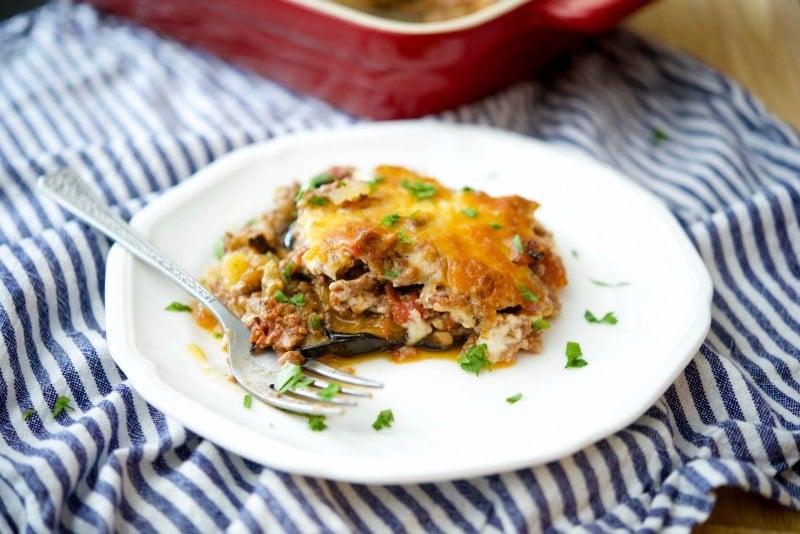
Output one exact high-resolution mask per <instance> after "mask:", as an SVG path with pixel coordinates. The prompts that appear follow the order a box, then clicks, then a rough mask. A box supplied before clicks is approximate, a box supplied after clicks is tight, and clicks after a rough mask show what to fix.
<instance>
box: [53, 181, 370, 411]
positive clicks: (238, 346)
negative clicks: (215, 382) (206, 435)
mask: <svg viewBox="0 0 800 534" xmlns="http://www.w3.org/2000/svg"><path fill="white" fill-rule="evenodd" d="M39 187H40V188H42V190H43V191H45V192H47V193H48V195H49V196H50V197H52V198H53V199H54V200H55V201H56V202H57V203H58V204H60V205H61V206H62V207H64V208H66V209H67V210H68V211H70V212H72V213H73V214H75V215H76V216H78V217H79V218H80V219H82V220H83V221H85V222H87V223H89V224H91V225H92V226H94V227H95V228H97V229H98V230H100V231H101V232H103V233H104V234H105V235H107V236H108V237H110V238H111V239H113V240H114V241H115V242H117V243H118V244H120V245H121V246H123V247H125V248H126V249H127V250H128V251H129V252H131V253H132V254H133V255H135V256H136V257H138V258H139V259H141V260H142V261H144V262H145V263H147V264H149V265H151V266H152V267H154V268H155V269H157V270H158V271H160V272H161V273H162V274H164V275H166V276H167V277H168V278H170V279H171V280H173V281H174V282H176V283H177V284H178V285H179V286H181V287H182V288H183V289H184V290H185V291H187V292H188V293H189V294H190V295H191V296H192V297H194V298H195V299H197V300H198V301H199V302H200V303H201V304H202V305H203V306H205V307H206V308H207V309H208V310H209V311H210V312H211V313H212V314H213V315H214V317H216V319H217V320H218V321H219V323H220V325H222V327H223V330H224V332H225V335H224V338H225V340H226V342H227V345H228V360H229V365H230V369H231V373H232V374H233V377H234V378H235V379H236V381H237V382H238V383H239V384H240V385H241V386H242V387H243V388H244V389H245V390H247V391H248V392H249V393H250V394H251V395H253V396H254V397H256V398H258V399H260V400H262V401H264V402H265V403H267V404H270V405H272V406H275V407H277V408H282V409H284V410H288V411H291V412H296V413H300V414H306V415H330V414H338V413H342V412H343V409H342V406H353V405H355V404H356V403H355V399H356V398H357V397H369V396H370V393H369V390H368V389H361V388H380V387H382V384H381V383H380V382H377V381H375V380H370V379H367V378H363V377H359V376H356V375H351V374H349V373H345V372H343V371H340V370H338V369H334V368H333V367H330V366H328V365H325V364H323V363H320V362H318V361H316V360H306V362H305V363H304V364H303V370H304V371H305V373H304V374H306V375H307V376H308V377H309V378H312V379H313V383H312V384H311V387H310V388H309V389H299V388H298V389H296V390H294V391H287V392H283V393H279V392H277V391H276V390H275V389H274V387H273V386H274V383H275V376H276V374H277V373H278V371H279V370H280V369H281V367H280V365H279V364H278V362H277V359H276V358H275V356H274V355H269V354H265V355H262V356H259V358H258V360H259V362H258V363H256V361H255V359H254V358H253V355H252V354H251V346H250V330H249V329H248V328H247V326H245V324H244V323H242V321H241V320H239V318H238V317H236V316H235V315H234V314H233V313H231V312H230V311H229V310H228V308H226V307H225V306H224V305H223V304H222V303H221V302H220V301H219V300H217V298H216V297H214V295H212V294H211V293H210V292H209V291H208V290H207V289H206V288H205V287H203V285H202V284H201V283H200V282H199V281H198V280H197V279H195V278H194V277H193V276H191V275H189V274H188V273H187V272H186V271H184V270H183V269H181V268H180V267H179V266H178V265H176V264H175V263H173V262H172V261H171V260H170V259H169V258H167V257H166V256H165V255H164V253H163V252H161V251H160V250H158V249H157V248H156V247H155V246H154V245H153V244H152V243H150V242H149V241H148V240H147V239H145V237H144V236H142V235H141V234H139V233H138V232H136V231H135V230H134V229H133V228H132V227H131V226H130V225H129V224H127V223H126V222H125V221H124V220H123V219H122V218H121V217H120V216H118V215H117V214H116V213H114V212H113V211H111V210H110V209H109V208H108V206H106V205H105V204H104V203H103V202H102V201H101V200H99V199H98V198H97V197H96V196H95V195H94V194H93V193H92V191H91V190H90V189H89V187H88V186H87V185H86V184H85V183H84V182H83V181H82V180H81V179H80V178H79V177H78V175H77V174H76V173H75V172H74V171H72V170H70V169H58V170H56V171H54V172H51V173H48V174H46V175H44V176H41V177H40V178H39ZM329 381H334V382H337V383H341V384H346V385H345V386H341V389H340V391H339V392H338V393H337V394H336V395H334V396H333V397H332V398H331V399H330V400H326V399H323V398H321V397H319V396H318V395H317V392H318V391H321V389H322V388H325V387H326V386H327V385H328V384H330V382H329ZM347 385H350V386H359V387H357V388H352V387H347ZM326 397H327V395H326Z"/></svg>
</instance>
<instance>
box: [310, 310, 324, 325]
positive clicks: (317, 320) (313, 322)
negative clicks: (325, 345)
mask: <svg viewBox="0 0 800 534" xmlns="http://www.w3.org/2000/svg"><path fill="white" fill-rule="evenodd" d="M308 322H309V324H310V325H311V327H312V328H322V319H320V318H319V315H317V314H316V313H312V314H311V316H310V317H309V318H308Z"/></svg>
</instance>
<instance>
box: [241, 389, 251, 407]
mask: <svg viewBox="0 0 800 534" xmlns="http://www.w3.org/2000/svg"><path fill="white" fill-rule="evenodd" d="M252 405H253V396H252V395H250V394H249V393H247V394H245V396H244V400H243V401H242V406H244V407H245V408H247V409H248V410H249V409H250V407H251V406H252Z"/></svg>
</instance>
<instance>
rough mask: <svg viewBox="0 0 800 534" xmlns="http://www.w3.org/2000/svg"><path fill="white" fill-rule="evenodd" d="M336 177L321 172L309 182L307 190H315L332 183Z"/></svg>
mask: <svg viewBox="0 0 800 534" xmlns="http://www.w3.org/2000/svg"><path fill="white" fill-rule="evenodd" d="M335 179H336V177H335V176H334V175H332V174H331V173H329V172H322V173H320V174H318V175H316V176H314V177H313V178H311V180H309V182H308V188H309V189H316V188H318V187H319V186H321V185H324V184H329V183H331V182H332V181H334V180H335Z"/></svg>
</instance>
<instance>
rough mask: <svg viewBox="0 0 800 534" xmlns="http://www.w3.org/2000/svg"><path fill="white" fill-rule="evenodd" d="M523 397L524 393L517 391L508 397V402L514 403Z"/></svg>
mask: <svg viewBox="0 0 800 534" xmlns="http://www.w3.org/2000/svg"><path fill="white" fill-rule="evenodd" d="M521 398H522V393H517V394H516V395H511V396H510V397H508V398H507V399H506V402H507V403H509V404H514V403H515V402H517V401H518V400H520V399H521Z"/></svg>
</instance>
